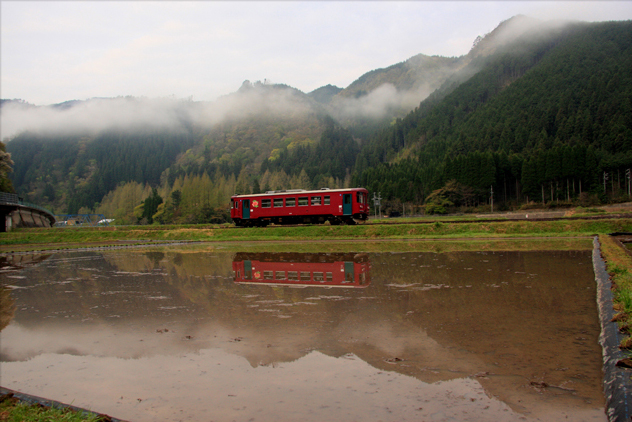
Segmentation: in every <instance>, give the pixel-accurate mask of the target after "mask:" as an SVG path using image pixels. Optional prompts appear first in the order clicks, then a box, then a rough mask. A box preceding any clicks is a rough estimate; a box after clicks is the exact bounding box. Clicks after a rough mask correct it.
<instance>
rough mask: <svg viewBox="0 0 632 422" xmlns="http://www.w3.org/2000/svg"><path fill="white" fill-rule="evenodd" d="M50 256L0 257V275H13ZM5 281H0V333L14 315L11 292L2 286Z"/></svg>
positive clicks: (13, 301) (23, 255)
mask: <svg viewBox="0 0 632 422" xmlns="http://www.w3.org/2000/svg"><path fill="white" fill-rule="evenodd" d="M50 256H51V255H50V254H37V253H35V254H19V255H8V256H2V257H0V273H3V274H7V273H15V272H17V271H19V270H22V269H24V268H26V267H30V266H33V265H36V264H39V263H40V262H42V261H45V260H47V259H48V258H50ZM4 284H7V283H6V280H4V279H0V331H2V330H3V329H4V328H5V327H6V326H7V325H9V323H10V322H11V320H12V319H13V316H14V314H15V300H14V299H13V298H12V297H11V290H10V289H9V288H7V287H5V286H4Z"/></svg>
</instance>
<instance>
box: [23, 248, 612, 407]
mask: <svg viewBox="0 0 632 422" xmlns="http://www.w3.org/2000/svg"><path fill="white" fill-rule="evenodd" d="M68 256H70V255H68ZM72 256H75V255H72ZM82 256H86V257H93V258H94V259H92V260H88V261H77V262H76V263H72V262H70V261H69V262H64V261H63V260H60V261H59V263H57V264H55V265H49V266H46V267H44V266H40V267H37V268H32V269H29V277H28V281H25V283H38V281H37V280H48V282H47V284H46V286H45V287H44V286H38V288H37V289H20V290H19V291H16V292H15V293H16V294H18V295H20V297H19V300H20V301H24V302H26V303H29V305H31V304H32V305H33V306H34V307H35V308H36V309H38V310H40V312H39V313H38V314H33V313H30V314H25V315H22V316H21V315H20V314H19V313H18V318H20V321H18V322H20V324H22V325H29V326H35V325H42V324H51V323H53V322H54V321H55V320H54V319H52V318H51V319H46V320H44V318H47V317H48V316H50V315H54V314H60V313H62V312H63V315H68V316H69V319H68V320H70V321H72V320H74V321H81V320H82V319H86V320H90V321H91V322H90V324H92V323H104V324H107V325H108V326H112V327H115V326H118V325H121V326H130V325H142V324H143V320H146V319H149V318H154V319H153V320H154V321H168V323H169V324H179V328H180V329H181V330H183V328H182V327H186V329H187V330H189V331H187V334H190V335H192V336H193V337H194V338H195V339H196V341H197V342H199V343H195V344H196V345H197V346H196V347H199V348H205V347H211V346H212V345H216V344H218V343H217V342H218V340H217V339H216V337H215V336H217V337H218V338H219V337H221V338H224V339H227V338H229V337H232V338H241V339H243V341H241V340H240V341H237V342H227V341H224V342H221V343H220V345H219V347H222V348H224V349H226V350H228V351H229V352H231V353H234V354H237V355H240V356H244V357H245V358H247V359H248V361H249V362H250V363H251V364H252V365H253V366H257V365H267V364H273V363H275V362H287V361H291V360H294V359H297V358H300V357H302V356H305V355H306V354H308V353H309V352H310V350H318V351H320V352H322V353H324V354H327V355H330V356H335V357H338V356H343V355H345V354H347V353H353V354H355V355H357V356H358V357H360V358H361V359H362V360H364V361H366V362H368V363H369V364H371V365H372V366H374V367H376V368H380V369H382V370H396V371H398V372H401V373H405V374H408V375H412V376H415V377H417V378H419V379H422V380H424V381H426V382H434V381H438V380H445V379H452V378H455V377H461V376H466V375H471V374H474V373H477V372H479V371H489V368H490V367H493V368H494V371H493V372H494V373H495V374H497V375H499V376H504V377H506V379H505V381H503V382H504V384H502V387H499V386H498V384H496V385H495V386H492V385H491V384H493V383H492V381H489V382H488V381H485V380H481V382H482V383H483V384H486V383H489V384H490V386H488V385H486V387H488V388H490V389H492V390H494V394H503V389H510V390H512V391H515V390H516V389H517V388H522V387H523V385H524V383H525V380H528V379H530V378H532V377H534V376H541V374H546V376H547V378H546V380H545V381H546V382H547V383H549V384H551V385H561V383H562V382H565V381H566V380H567V378H568V377H567V375H568V374H571V372H573V374H572V375H573V376H574V375H576V374H580V375H582V376H584V375H585V379H587V380H590V381H582V383H583V384H582V385H580V384H579V383H578V384H574V385H573V387H574V388H577V389H578V394H579V395H580V396H582V394H586V395H590V394H592V393H589V392H586V391H587V390H586V389H587V388H588V387H587V386H589V385H591V384H594V382H593V380H597V381H595V382H597V384H598V380H599V379H600V371H601V362H600V354H599V351H598V345H597V341H596V340H597V335H598V332H599V331H598V330H599V327H598V324H597V321H598V320H597V314H596V306H595V303H594V295H593V294H591V292H592V290H590V289H592V288H594V280H593V279H592V271H591V268H590V265H591V262H590V252H587V251H586V252H554V251H549V252H477V253H467V252H466V253H454V252H451V253H444V254H441V253H427V252H406V253H379V254H370V255H369V258H370V262H371V279H372V281H373V282H372V284H371V285H370V286H368V287H367V288H366V289H323V288H320V287H306V288H283V287H270V286H258V285H242V284H236V283H234V282H233V277H232V261H233V257H234V254H232V253H221V252H216V251H213V252H211V251H202V252H186V251H185V250H164V251H162V252H160V253H156V252H151V253H147V252H142V251H130V250H126V251H113V252H104V253H102V254H100V253H98V254H97V253H94V254H92V253H91V254H83V255H82ZM68 290H72V291H73V294H67V293H64V292H66V291H68ZM151 297H154V298H155V297H164V298H165V299H161V300H152V299H150V298H151ZM163 307H167V308H170V310H168V311H164V310H162V308H163ZM114 310H115V311H114ZM113 312H115V313H116V314H117V315H119V316H120V318H117V319H112V318H109V316H110V315H111V314H112V313H113ZM57 321H58V322H60V323H65V321H60V320H59V319H58V320H57ZM165 323H166V322H158V324H165ZM156 328H163V327H156ZM169 328H171V326H170V327H169ZM153 330H154V331H155V328H154V329H153ZM180 332H182V331H180ZM577 338H582V339H584V340H581V343H582V344H579V345H577V344H573V343H575V342H577V341H578V340H576V339H577ZM191 344H192V347H193V344H194V343H191ZM579 354H586V355H587V356H593V355H595V356H596V358H595V359H596V360H594V359H593V360H591V359H592V358H586V359H585V360H583V361H582V366H577V365H576V364H575V363H574V362H576V360H577V355H579ZM389 358H400V359H403V360H402V361H401V362H402V363H401V364H399V363H397V361H395V362H393V361H390V362H389V361H388V359H389ZM428 368H441V370H437V371H434V370H432V371H430V370H427V369H428ZM556 368H571V369H570V370H569V371H568V372H563V371H560V370H558V369H556ZM511 377H514V378H513V380H512V378H511ZM516 379H519V380H518V381H516ZM578 379H579V378H578ZM493 382H494V383H498V382H500V381H498V380H495V381H493ZM580 387H581V388H580ZM595 391H599V386H597V387H596V390H595Z"/></svg>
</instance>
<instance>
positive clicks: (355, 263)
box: [233, 252, 371, 287]
mask: <svg viewBox="0 0 632 422" xmlns="http://www.w3.org/2000/svg"><path fill="white" fill-rule="evenodd" d="M370 267H371V264H370V262H369V257H368V255H366V254H353V253H332V254H310V253H243V252H240V253H237V254H235V258H234V259H233V273H234V275H235V283H239V284H263V285H274V286H278V285H281V286H302V287H307V286H320V287H367V286H368V285H369V284H371V277H370V274H369V273H370V271H369V270H370Z"/></svg>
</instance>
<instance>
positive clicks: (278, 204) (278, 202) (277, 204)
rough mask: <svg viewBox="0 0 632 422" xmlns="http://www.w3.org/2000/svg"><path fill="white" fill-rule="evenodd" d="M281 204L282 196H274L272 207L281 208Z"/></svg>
mask: <svg viewBox="0 0 632 422" xmlns="http://www.w3.org/2000/svg"><path fill="white" fill-rule="evenodd" d="M282 206H283V198H274V208H281V207H282Z"/></svg>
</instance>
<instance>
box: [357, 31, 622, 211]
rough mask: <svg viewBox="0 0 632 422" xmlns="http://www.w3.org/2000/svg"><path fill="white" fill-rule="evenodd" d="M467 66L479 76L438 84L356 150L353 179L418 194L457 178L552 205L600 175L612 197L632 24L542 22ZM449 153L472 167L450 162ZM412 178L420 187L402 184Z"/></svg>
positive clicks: (594, 185) (595, 183)
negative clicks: (611, 176) (607, 176)
mask: <svg viewBox="0 0 632 422" xmlns="http://www.w3.org/2000/svg"><path fill="white" fill-rule="evenodd" d="M505 29H506V28H505ZM490 35H491V36H497V34H490ZM479 45H483V46H484V45H485V44H484V40H483V41H481V43H479ZM468 66H470V67H472V66H475V67H477V68H478V72H476V73H475V74H474V76H472V77H471V78H470V79H468V80H467V81H466V82H464V83H462V84H460V85H458V86H455V87H449V85H448V84H446V85H445V86H444V87H443V88H442V89H443V90H444V91H443V92H442V90H441V89H440V90H438V91H437V92H435V93H434V94H433V95H432V96H431V97H429V98H428V99H427V100H426V101H424V102H423V103H422V104H421V105H420V107H418V108H417V109H416V110H414V111H413V112H411V113H410V114H409V115H407V116H406V117H405V118H404V119H401V120H400V121H398V122H397V123H396V124H395V125H393V126H392V127H391V128H389V129H387V130H385V131H383V132H382V133H380V134H379V135H378V136H376V137H375V138H374V139H373V140H372V142H371V143H370V145H368V146H367V147H366V148H364V149H363V150H362V152H361V154H360V156H359V158H358V163H356V169H357V171H358V173H357V179H356V180H357V183H360V184H363V185H367V186H370V187H372V188H373V189H375V190H381V191H383V192H386V193H387V196H391V197H392V196H403V197H407V199H408V200H411V199H413V198H415V197H416V198H417V200H420V199H422V198H424V197H426V196H428V195H429V194H430V192H431V191H432V190H435V189H438V188H439V187H441V186H442V185H443V184H444V183H445V182H447V181H448V180H449V179H456V180H457V181H459V182H460V183H463V184H465V185H468V186H471V187H473V188H476V189H481V190H482V189H485V190H487V191H489V189H490V187H491V186H492V185H493V187H494V188H495V189H496V192H498V191H500V190H502V191H503V192H507V193H506V197H507V198H509V197H512V196H513V197H514V199H518V198H520V197H521V191H524V192H523V193H527V194H529V195H530V197H531V198H533V197H536V196H537V197H538V199H539V198H543V199H545V200H546V198H549V199H548V200H552V199H559V198H560V197H564V198H570V196H571V194H570V193H571V191H572V190H574V191H575V192H576V193H577V194H578V193H579V192H580V191H582V190H583V191H586V190H588V189H593V191H594V192H595V193H597V192H598V190H599V187H600V186H603V185H602V184H600V182H599V180H600V179H599V177H600V174H601V173H603V172H604V171H605V172H607V173H610V174H613V173H614V174H618V176H617V178H618V181H617V185H616V186H615V185H614V182H612V185H611V186H610V187H609V189H608V186H606V193H608V190H610V191H611V192H610V194H611V195H616V194H617V192H618V190H617V189H621V186H622V185H621V183H620V182H621V174H622V172H623V171H624V170H625V169H626V168H629V167H630V166H632V154H631V151H632V117H631V116H632V104H631V100H630V99H631V98H632V73H631V72H630V69H632V22H609V23H595V24H587V23H575V24H567V25H560V24H557V23H553V24H551V23H548V24H546V23H542V24H538V25H536V26H534V27H533V26H532V27H531V29H529V30H523V31H522V32H521V33H520V34H519V35H518V36H515V37H513V40H512V41H510V42H508V43H506V44H504V45H503V46H500V47H498V48H496V50H495V52H494V53H493V54H489V55H486V56H479V57H478V58H474V59H472V61H471V62H470V64H469V65H468ZM464 70H467V69H466V68H464ZM477 154H478V155H477ZM481 154H482V155H481ZM485 154H487V155H485ZM512 154H513V155H512ZM573 154H575V158H571V157H572V156H573ZM577 154H579V155H577ZM405 157H408V158H405ZM459 157H462V159H460V158H459ZM477 157H478V158H477ZM512 157H513V161H514V162H513V163H510V162H509V161H511V160H509V159H510V158H512ZM457 159H459V160H461V161H460V163H461V164H462V165H465V164H464V163H466V162H467V163H469V164H468V165H470V166H473V168H476V169H477V170H476V171H474V170H471V171H470V170H466V169H465V170H464V169H459V168H457V167H458V166H456V167H455V166H453V165H452V163H453V162H454V160H457ZM468 160H469V161H468ZM388 162H391V164H390V165H387V164H386V163H388ZM538 162H540V163H541V164H539V167H538V168H537V171H536V172H535V173H534V174H530V173H529V174H525V173H524V172H523V167H525V168H526V169H527V170H528V171H529V172H530V171H531V170H532V169H534V168H535V166H536V165H537V163H538ZM569 162H571V163H573V166H570V167H569V166H568V165H567V164H569ZM380 163H384V164H380ZM582 163H583V164H582ZM565 165H566V167H564V166H565ZM398 179H399V181H396V180H398ZM610 180H611V181H612V179H610ZM409 183H412V184H413V185H414V186H415V190H416V192H413V191H410V194H408V193H407V191H406V190H405V189H404V190H402V189H401V188H400V187H399V186H408V184H409ZM562 183H564V184H563V185H562ZM506 185H509V188H506ZM545 186H546V187H547V189H546V192H545ZM561 186H563V187H564V190H562V187H561ZM602 191H603V189H602ZM486 197H487V194H484V193H483V191H481V192H480V193H479V198H486ZM479 200H480V199H479Z"/></svg>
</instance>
